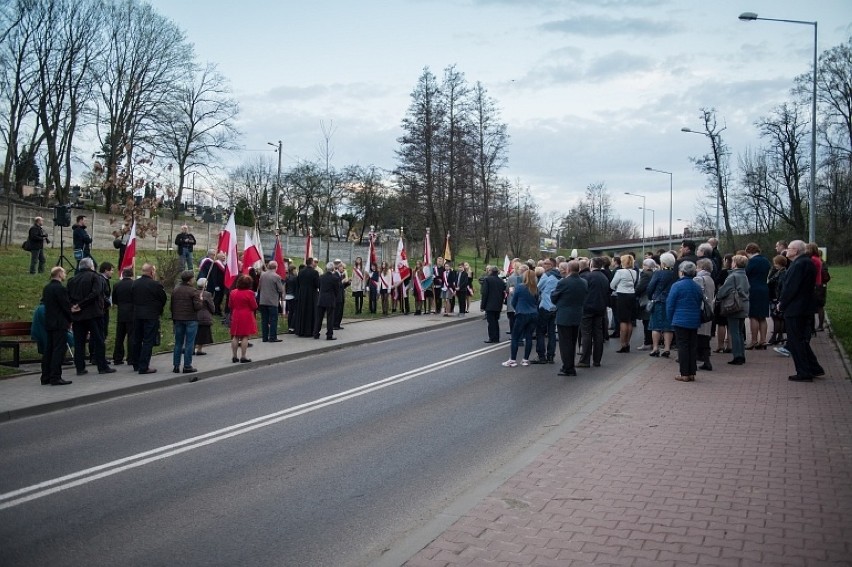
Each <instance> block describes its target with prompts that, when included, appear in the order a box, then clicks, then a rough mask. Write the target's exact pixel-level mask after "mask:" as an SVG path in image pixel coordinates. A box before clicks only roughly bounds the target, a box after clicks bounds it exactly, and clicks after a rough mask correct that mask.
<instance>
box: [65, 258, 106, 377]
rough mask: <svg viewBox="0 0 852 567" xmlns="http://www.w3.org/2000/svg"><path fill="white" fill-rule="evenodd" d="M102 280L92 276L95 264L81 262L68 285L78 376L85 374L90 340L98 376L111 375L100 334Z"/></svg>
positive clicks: (102, 307)
mask: <svg viewBox="0 0 852 567" xmlns="http://www.w3.org/2000/svg"><path fill="white" fill-rule="evenodd" d="M103 281H104V279H103V277H102V276H101V275H100V274H98V273H97V272H95V266H94V261H93V260H92V259H91V258H83V259H82V260H80V263H79V265H78V266H77V275H75V276H74V277H73V278H71V279H70V280H69V281H68V297H69V299H70V300H71V320H72V321H73V322H74V325H73V327H72V328H73V330H74V366H76V367H77V375H78V376H81V375H83V374H87V373H88V372H89V371H88V370H86V344H87V339H88V338H89V337H91V348H92V349H93V350H92V358H93V359H94V361H95V364H97V366H98V373H99V374H111V373H113V372H115V368H111V367H110V366H109V363H107V360H106V352H105V349H106V345H105V344H104V342H105V341H106V337H104V332H103V317H104V308H105V306H104V292H103V286H104V284H103Z"/></svg>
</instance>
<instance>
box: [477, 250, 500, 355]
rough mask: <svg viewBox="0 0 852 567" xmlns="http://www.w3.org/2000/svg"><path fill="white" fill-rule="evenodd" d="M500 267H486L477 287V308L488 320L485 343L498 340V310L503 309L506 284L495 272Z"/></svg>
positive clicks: (497, 272) (498, 271) (497, 341)
mask: <svg viewBox="0 0 852 567" xmlns="http://www.w3.org/2000/svg"><path fill="white" fill-rule="evenodd" d="M499 273H500V269H499V268H498V267H497V266H489V267H488V276H487V277H486V278H485V279H484V280H482V285H481V286H480V288H479V293H480V296H481V299H480V302H479V309H480V310H481V311H485V319H486V320H487V321H488V340H487V341H485V342H486V343H499V342H500V325H499V323H498V321H499V320H500V312H501V311H503V300H504V299H505V297H506V284H505V283H504V282H503V280H501V279H500V276H498V275H497V274H499Z"/></svg>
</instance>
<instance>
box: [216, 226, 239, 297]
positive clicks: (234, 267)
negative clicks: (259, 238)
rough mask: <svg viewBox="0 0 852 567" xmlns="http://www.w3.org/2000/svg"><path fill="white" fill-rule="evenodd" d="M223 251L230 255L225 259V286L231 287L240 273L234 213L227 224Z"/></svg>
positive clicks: (223, 238)
mask: <svg viewBox="0 0 852 567" xmlns="http://www.w3.org/2000/svg"><path fill="white" fill-rule="evenodd" d="M220 244H221V246H222V248H223V250H222V251H223V252H225V254H227V255H228V258H227V260H225V287H227V288H230V287H231V286H232V285H233V283H234V280H235V279H237V276H238V275H239V273H240V268H239V263H238V262H237V223H236V222H235V221H234V213H233V212H232V213H231V216H230V217H229V218H228V223H227V224H226V225H225V235H224V236H223V237H222V238H221V243H220Z"/></svg>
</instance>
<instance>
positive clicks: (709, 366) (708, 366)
mask: <svg viewBox="0 0 852 567" xmlns="http://www.w3.org/2000/svg"><path fill="white" fill-rule="evenodd" d="M698 369H699V370H713V365H712V364H710V363H709V362H705V363H704V364H702V365H701V366H699V367H698Z"/></svg>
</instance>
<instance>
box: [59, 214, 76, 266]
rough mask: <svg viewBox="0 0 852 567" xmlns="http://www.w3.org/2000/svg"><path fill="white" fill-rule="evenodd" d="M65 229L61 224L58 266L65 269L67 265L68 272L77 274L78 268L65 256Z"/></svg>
mask: <svg viewBox="0 0 852 567" xmlns="http://www.w3.org/2000/svg"><path fill="white" fill-rule="evenodd" d="M64 228H65V227H63V226H62V225H61V224H60V225H59V259H58V260H56V265H57V266H62V267H63V268H64V267H65V265H66V264H67V265H68V271H69V272H75V271H76V270H77V268H75V267H74V264H73V263H72V262H71V260H69V259H68V257H67V256H65V233H64V232H63V230H64Z"/></svg>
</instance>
